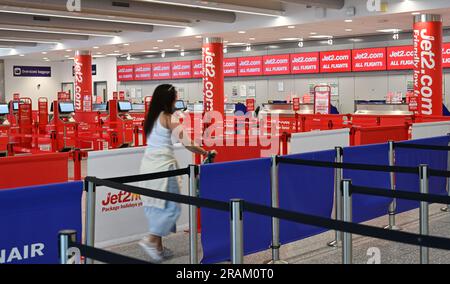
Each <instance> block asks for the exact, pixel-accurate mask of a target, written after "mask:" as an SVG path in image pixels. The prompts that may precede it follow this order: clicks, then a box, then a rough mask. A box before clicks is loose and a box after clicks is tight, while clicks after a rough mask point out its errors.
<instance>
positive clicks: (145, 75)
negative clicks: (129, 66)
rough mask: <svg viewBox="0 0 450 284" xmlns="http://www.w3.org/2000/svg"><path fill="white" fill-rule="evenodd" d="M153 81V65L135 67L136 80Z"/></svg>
mask: <svg viewBox="0 0 450 284" xmlns="http://www.w3.org/2000/svg"><path fill="white" fill-rule="evenodd" d="M151 79H152V64H137V65H134V80H137V81H141V80H151Z"/></svg>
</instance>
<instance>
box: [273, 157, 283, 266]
mask: <svg viewBox="0 0 450 284" xmlns="http://www.w3.org/2000/svg"><path fill="white" fill-rule="evenodd" d="M271 192H272V207H273V208H279V206H280V197H279V188H278V165H277V157H276V156H273V157H272V169H271ZM280 247H281V244H280V219H278V218H272V246H271V248H272V260H271V261H270V262H269V264H287V262H286V261H283V260H280Z"/></svg>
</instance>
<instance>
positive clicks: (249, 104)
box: [245, 99, 255, 112]
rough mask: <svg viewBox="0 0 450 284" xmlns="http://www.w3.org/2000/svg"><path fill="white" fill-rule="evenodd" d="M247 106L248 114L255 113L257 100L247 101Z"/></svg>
mask: <svg viewBox="0 0 450 284" xmlns="http://www.w3.org/2000/svg"><path fill="white" fill-rule="evenodd" d="M245 104H246V106H247V112H250V111H255V99H247V100H246V101H245Z"/></svg>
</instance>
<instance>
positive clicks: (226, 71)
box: [223, 58, 238, 77]
mask: <svg viewBox="0 0 450 284" xmlns="http://www.w3.org/2000/svg"><path fill="white" fill-rule="evenodd" d="M237 64H238V63H237V58H225V59H224V60H223V75H224V76H225V77H237V76H238V67H237Z"/></svg>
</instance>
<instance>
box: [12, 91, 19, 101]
mask: <svg viewBox="0 0 450 284" xmlns="http://www.w3.org/2000/svg"><path fill="white" fill-rule="evenodd" d="M13 100H14V101H20V94H18V93H15V94H13Z"/></svg>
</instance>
